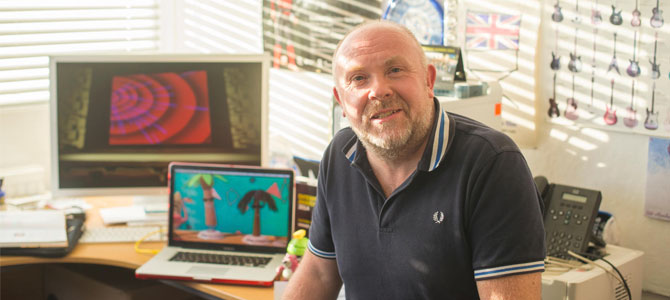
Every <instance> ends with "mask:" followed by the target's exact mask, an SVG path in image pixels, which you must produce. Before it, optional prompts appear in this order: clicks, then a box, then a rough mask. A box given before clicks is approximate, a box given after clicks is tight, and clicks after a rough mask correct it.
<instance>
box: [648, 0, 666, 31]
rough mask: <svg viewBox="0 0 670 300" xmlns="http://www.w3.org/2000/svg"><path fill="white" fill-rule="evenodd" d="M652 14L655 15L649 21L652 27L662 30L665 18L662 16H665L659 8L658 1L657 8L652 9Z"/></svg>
mask: <svg viewBox="0 0 670 300" xmlns="http://www.w3.org/2000/svg"><path fill="white" fill-rule="evenodd" d="M651 13H652V14H653V16H651V19H650V20H649V23H650V24H651V27H654V28H660V27H661V26H663V16H662V15H661V14H663V10H661V9H659V8H658V0H656V7H654V8H652V9H651Z"/></svg>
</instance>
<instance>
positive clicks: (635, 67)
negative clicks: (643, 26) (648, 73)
mask: <svg viewBox="0 0 670 300" xmlns="http://www.w3.org/2000/svg"><path fill="white" fill-rule="evenodd" d="M636 50H637V31H635V32H634V33H633V59H629V61H630V65H629V66H628V69H626V73H628V76H630V77H637V76H639V75H640V65H639V64H638V63H637V60H636V59H635V54H636V53H635V52H636Z"/></svg>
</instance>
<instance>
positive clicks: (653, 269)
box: [523, 125, 670, 295]
mask: <svg viewBox="0 0 670 300" xmlns="http://www.w3.org/2000/svg"><path fill="white" fill-rule="evenodd" d="M540 128H541V129H540V133H539V135H538V136H539V137H540V138H539V143H538V147H537V148H534V149H523V152H524V155H525V156H526V159H527V160H528V163H529V165H530V168H531V171H532V172H533V174H534V175H544V176H546V177H547V179H549V181H550V182H555V183H560V184H565V185H574V186H578V187H584V188H589V189H595V190H600V191H602V194H603V195H602V196H603V200H602V203H601V206H600V208H601V210H604V211H608V212H610V213H612V214H613V215H614V216H615V218H616V220H617V221H616V222H617V223H618V228H619V229H620V240H621V246H623V247H627V248H633V249H639V250H641V251H644V253H645V255H644V259H643V261H644V266H643V280H644V282H643V289H645V290H649V291H652V292H655V293H658V294H663V295H670V260H668V259H667V258H668V257H669V256H670V247H668V245H670V222H665V221H660V220H656V219H651V218H648V217H645V216H644V200H645V187H646V183H645V177H646V171H647V151H648V143H649V137H647V136H640V135H631V134H624V133H616V132H598V133H597V134H598V139H599V140H601V141H602V143H601V144H599V145H598V146H597V147H595V148H592V149H590V150H584V149H581V148H580V147H578V146H575V143H574V141H575V140H578V139H582V140H584V139H589V138H592V135H594V134H595V132H594V131H593V130H590V129H583V128H582V129H578V128H570V127H567V126H551V125H543V126H541V127H540ZM577 145H579V143H577ZM668 184H670V180H669V182H668Z"/></svg>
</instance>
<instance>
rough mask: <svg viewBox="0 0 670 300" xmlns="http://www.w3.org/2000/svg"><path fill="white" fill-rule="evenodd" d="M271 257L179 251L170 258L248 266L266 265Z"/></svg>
mask: <svg viewBox="0 0 670 300" xmlns="http://www.w3.org/2000/svg"><path fill="white" fill-rule="evenodd" d="M271 259H272V258H271V257H262V256H242V255H227V254H209V253H193V252H177V254H175V256H173V257H172V258H170V260H171V261H184V262H195V263H206V264H220V265H233V266H247V267H264V266H265V265H267V264H268V263H269V262H270V260H271Z"/></svg>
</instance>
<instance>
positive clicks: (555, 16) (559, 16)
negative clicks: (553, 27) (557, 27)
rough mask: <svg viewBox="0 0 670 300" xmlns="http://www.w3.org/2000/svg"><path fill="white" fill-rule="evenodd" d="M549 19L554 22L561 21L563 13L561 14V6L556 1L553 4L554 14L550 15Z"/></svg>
mask: <svg viewBox="0 0 670 300" xmlns="http://www.w3.org/2000/svg"><path fill="white" fill-rule="evenodd" d="M551 19H552V20H553V21H554V22H561V21H563V13H562V12H561V6H560V4H559V3H558V0H556V4H554V13H552V14H551Z"/></svg>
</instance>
